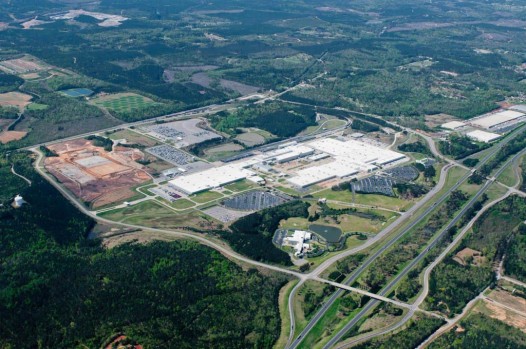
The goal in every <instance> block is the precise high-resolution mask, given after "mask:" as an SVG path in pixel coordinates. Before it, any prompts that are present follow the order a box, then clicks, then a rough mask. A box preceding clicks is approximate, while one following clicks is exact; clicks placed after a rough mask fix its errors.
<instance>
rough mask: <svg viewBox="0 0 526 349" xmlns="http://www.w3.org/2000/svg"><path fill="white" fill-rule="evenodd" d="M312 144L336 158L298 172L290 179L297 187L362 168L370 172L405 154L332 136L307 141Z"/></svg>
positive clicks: (345, 174)
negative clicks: (340, 139)
mask: <svg viewBox="0 0 526 349" xmlns="http://www.w3.org/2000/svg"><path fill="white" fill-rule="evenodd" d="M308 145H309V146H311V147H313V148H316V149H318V150H320V151H323V152H325V153H328V154H332V155H333V158H334V161H332V162H329V163H325V164H321V165H318V166H311V167H308V168H304V169H302V170H299V171H297V172H296V175H295V176H294V177H291V178H289V179H287V180H288V181H289V182H290V183H292V184H293V185H295V186H298V187H307V186H309V185H313V184H316V183H319V182H323V181H326V180H329V179H332V178H335V177H339V178H342V177H348V176H352V175H355V174H357V173H360V172H370V171H372V170H374V169H375V168H376V167H377V166H376V165H384V164H388V163H391V162H394V161H396V160H400V159H403V158H404V157H405V156H404V155H403V154H400V153H397V152H394V151H391V150H388V149H383V148H380V147H375V146H373V145H370V144H365V143H362V142H358V141H353V140H347V141H339V140H336V139H332V138H326V139H318V140H315V141H312V142H309V143H308Z"/></svg>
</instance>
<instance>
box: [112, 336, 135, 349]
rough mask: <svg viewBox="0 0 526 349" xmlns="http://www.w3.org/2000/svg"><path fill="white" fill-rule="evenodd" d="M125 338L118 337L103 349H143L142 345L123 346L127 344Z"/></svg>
mask: <svg viewBox="0 0 526 349" xmlns="http://www.w3.org/2000/svg"><path fill="white" fill-rule="evenodd" d="M127 338H128V337H126V336H124V335H120V336H118V337H116V338H115V339H114V340H112V341H111V343H110V344H108V345H107V346H106V347H105V349H113V348H116V349H143V348H142V345H140V344H125V343H126V342H127Z"/></svg>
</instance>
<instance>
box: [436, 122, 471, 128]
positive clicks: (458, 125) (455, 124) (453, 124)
mask: <svg viewBox="0 0 526 349" xmlns="http://www.w3.org/2000/svg"><path fill="white" fill-rule="evenodd" d="M464 126H466V124H465V123H463V122H460V121H451V122H446V123H445V124H442V125H440V127H442V128H445V129H448V130H456V129H459V128H461V127H464Z"/></svg>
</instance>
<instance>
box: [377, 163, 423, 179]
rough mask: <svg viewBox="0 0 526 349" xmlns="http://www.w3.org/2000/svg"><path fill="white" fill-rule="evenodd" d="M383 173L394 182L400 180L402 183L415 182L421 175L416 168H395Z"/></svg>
mask: <svg viewBox="0 0 526 349" xmlns="http://www.w3.org/2000/svg"><path fill="white" fill-rule="evenodd" d="M383 173H384V174H385V175H386V176H388V177H391V178H392V179H394V180H399V181H402V182H410V181H414V180H415V179H417V178H418V175H419V172H418V170H417V169H416V168H415V167H414V166H401V167H395V168H391V169H389V170H385V171H383Z"/></svg>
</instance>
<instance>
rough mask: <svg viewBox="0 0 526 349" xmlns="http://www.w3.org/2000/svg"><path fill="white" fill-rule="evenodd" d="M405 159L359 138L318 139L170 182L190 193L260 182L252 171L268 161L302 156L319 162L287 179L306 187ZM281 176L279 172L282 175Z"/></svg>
mask: <svg viewBox="0 0 526 349" xmlns="http://www.w3.org/2000/svg"><path fill="white" fill-rule="evenodd" d="M329 158H330V159H329ZM405 158H406V157H405V156H404V155H403V154H400V153H397V152H394V151H391V150H388V149H383V148H380V147H376V146H374V145H371V144H366V143H363V142H360V141H355V140H346V139H344V140H338V139H333V138H321V139H315V140H312V141H309V142H305V143H302V144H298V143H288V144H286V145H283V146H282V147H281V148H278V149H274V150H271V151H269V152H265V153H262V154H258V155H254V156H251V157H249V158H245V159H242V160H240V161H234V162H229V163H227V164H224V165H222V166H219V167H214V168H210V169H206V170H203V171H201V172H195V173H191V174H186V175H181V176H179V177H176V178H174V179H173V180H171V181H170V185H171V186H173V187H174V188H176V189H177V190H180V191H182V192H183V193H185V194H188V195H191V194H195V193H198V192H201V191H205V190H209V189H213V188H217V187H221V186H224V185H226V184H229V183H232V182H235V181H238V180H242V179H247V178H254V180H255V179H258V181H257V182H258V183H263V181H262V178H261V180H259V178H260V177H255V176H256V175H257V173H256V172H255V171H256V170H264V171H262V172H265V173H270V172H271V167H270V166H269V165H268V164H273V163H275V164H282V163H286V162H290V161H294V160H297V159H305V161H306V162H310V163H316V162H317V163H318V164H319V165H317V166H309V167H307V168H303V169H300V170H298V171H296V172H294V173H293V174H292V177H290V178H288V179H287V180H288V181H289V182H290V183H291V184H293V185H295V186H297V187H307V186H310V185H313V184H316V183H319V182H323V181H326V180H329V179H332V178H336V177H337V178H344V177H349V176H352V175H356V174H358V173H361V172H371V171H373V170H375V169H377V168H379V167H380V166H385V165H387V164H391V163H393V162H395V161H397V160H402V159H405ZM321 160H324V161H321ZM285 175H286V174H285V173H283V176H285Z"/></svg>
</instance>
